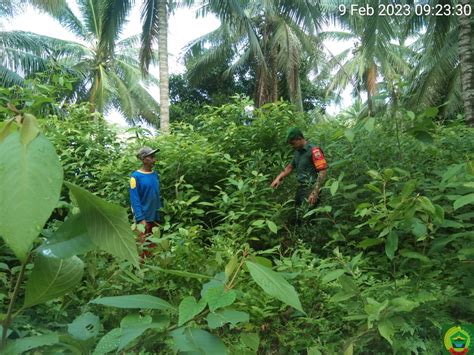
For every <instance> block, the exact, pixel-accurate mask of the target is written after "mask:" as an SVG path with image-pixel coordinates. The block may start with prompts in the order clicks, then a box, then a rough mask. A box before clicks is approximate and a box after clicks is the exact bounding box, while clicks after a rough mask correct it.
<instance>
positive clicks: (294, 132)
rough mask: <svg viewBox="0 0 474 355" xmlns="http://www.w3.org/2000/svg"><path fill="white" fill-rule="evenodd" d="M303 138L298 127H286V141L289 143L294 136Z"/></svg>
mask: <svg viewBox="0 0 474 355" xmlns="http://www.w3.org/2000/svg"><path fill="white" fill-rule="evenodd" d="M300 137H301V138H303V137H304V136H303V132H301V130H300V129H299V128H298V127H291V128H288V131H287V132H286V142H287V143H290V142H291V141H292V140H293V139H296V138H300Z"/></svg>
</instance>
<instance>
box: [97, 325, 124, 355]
mask: <svg viewBox="0 0 474 355" xmlns="http://www.w3.org/2000/svg"><path fill="white" fill-rule="evenodd" d="M121 336H122V329H120V328H115V329H112V330H111V331H110V332H108V333H107V334H105V335H104V336H103V337H102V338H101V339H100V340H99V342H98V343H97V346H96V347H95V350H94V352H93V353H92V354H93V355H102V354H108V353H110V352H111V351H114V350H115V349H117V348H118V347H119V344H120V337H121Z"/></svg>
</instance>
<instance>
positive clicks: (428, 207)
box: [418, 196, 436, 216]
mask: <svg viewBox="0 0 474 355" xmlns="http://www.w3.org/2000/svg"><path fill="white" fill-rule="evenodd" d="M418 202H419V204H420V206H421V208H423V209H424V210H425V211H426V212H428V213H430V214H431V215H432V216H434V215H435V214H436V208H435V206H434V205H433V203H432V202H431V201H430V199H429V198H428V197H425V196H420V197H418Z"/></svg>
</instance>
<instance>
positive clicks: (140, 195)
mask: <svg viewBox="0 0 474 355" xmlns="http://www.w3.org/2000/svg"><path fill="white" fill-rule="evenodd" d="M129 191H130V203H131V204H132V210H133V214H134V215H135V221H136V222H137V223H138V222H140V221H143V220H145V221H147V222H153V221H159V220H160V212H159V211H158V210H159V209H160V208H161V207H162V206H161V199H160V178H159V177H158V173H157V172H156V171H152V172H149V173H144V172H141V171H138V170H136V171H134V172H133V173H132V175H131V176H130V185H129Z"/></svg>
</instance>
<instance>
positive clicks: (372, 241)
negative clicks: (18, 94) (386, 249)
mask: <svg viewBox="0 0 474 355" xmlns="http://www.w3.org/2000/svg"><path fill="white" fill-rule="evenodd" d="M382 243H383V239H381V238H367V239H364V240H363V241H361V242H359V243H358V244H357V246H358V247H359V248H362V249H367V248H370V247H373V246H375V245H379V244H382Z"/></svg>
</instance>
